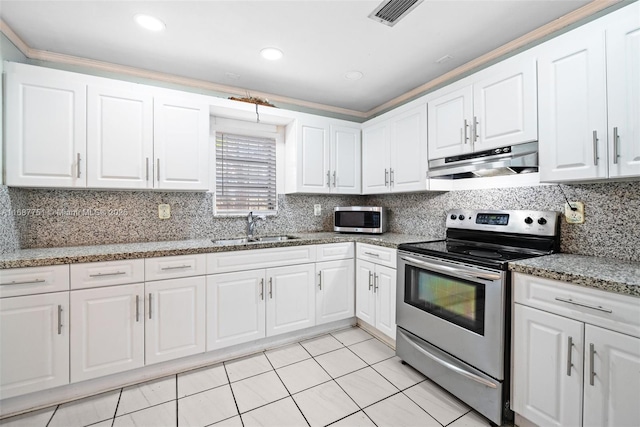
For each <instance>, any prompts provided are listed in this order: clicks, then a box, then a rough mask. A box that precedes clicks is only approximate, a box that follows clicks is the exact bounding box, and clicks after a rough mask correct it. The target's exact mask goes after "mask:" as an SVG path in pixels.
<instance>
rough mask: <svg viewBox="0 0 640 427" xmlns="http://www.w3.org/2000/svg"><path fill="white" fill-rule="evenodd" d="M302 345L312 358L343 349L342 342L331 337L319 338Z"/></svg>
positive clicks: (303, 342)
mask: <svg viewBox="0 0 640 427" xmlns="http://www.w3.org/2000/svg"><path fill="white" fill-rule="evenodd" d="M300 344H302V346H303V347H304V348H306V349H307V351H308V352H309V353H311V355H312V356H317V355H319V354H322V353H328V352H330V351H333V350H337V349H339V348H342V347H343V345H342V344H341V343H340V341H338V340H337V339H335V338H334V337H332V336H331V335H324V336H321V337H319V338H314V339H310V340H307V341H302V342H301V343H300Z"/></svg>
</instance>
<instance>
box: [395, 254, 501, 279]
mask: <svg viewBox="0 0 640 427" xmlns="http://www.w3.org/2000/svg"><path fill="white" fill-rule="evenodd" d="M400 259H403V260H405V261H407V262H409V263H411V264H415V265H419V266H421V267H424V268H428V269H429V270H433V271H436V272H438V273H444V274H450V275H452V276H457V277H461V278H463V279H471V280H475V279H485V280H499V279H500V277H501V276H500V274H499V273H489V272H484V271H477V270H467V269H464V268H460V267H449V266H446V265H439V264H434V263H431V262H428V261H423V260H421V259H418V258H413V257H408V256H401V257H400Z"/></svg>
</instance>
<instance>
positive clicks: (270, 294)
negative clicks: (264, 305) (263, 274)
mask: <svg viewBox="0 0 640 427" xmlns="http://www.w3.org/2000/svg"><path fill="white" fill-rule="evenodd" d="M269 298H271V299H273V278H272V277H269Z"/></svg>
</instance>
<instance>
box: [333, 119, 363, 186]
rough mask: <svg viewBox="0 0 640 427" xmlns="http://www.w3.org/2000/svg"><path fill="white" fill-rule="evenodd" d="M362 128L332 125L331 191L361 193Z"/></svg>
mask: <svg viewBox="0 0 640 427" xmlns="http://www.w3.org/2000/svg"><path fill="white" fill-rule="evenodd" d="M360 159H361V144H360V128H359V127H347V126H335V125H331V170H332V175H331V192H332V193H338V194H360V190H361V188H362V186H361V184H360V182H361V176H362V174H361V171H360V163H361V161H360Z"/></svg>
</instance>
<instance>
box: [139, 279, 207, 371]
mask: <svg viewBox="0 0 640 427" xmlns="http://www.w3.org/2000/svg"><path fill="white" fill-rule="evenodd" d="M145 293H146V294H147V298H148V300H147V303H148V305H147V313H146V319H145V363H146V364H147V365H149V364H152V363H158V362H164V361H166V360H172V359H177V358H179V357H184V356H191V355H193V354H198V353H204V351H205V347H206V345H205V338H206V335H205V278H204V276H198V277H186V278H180V279H168V280H159V281H157V282H147V283H145Z"/></svg>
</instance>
